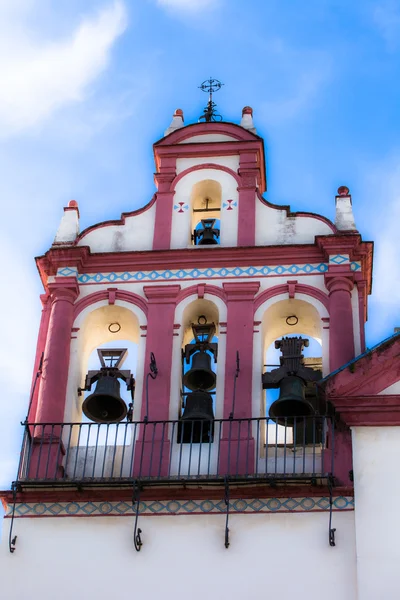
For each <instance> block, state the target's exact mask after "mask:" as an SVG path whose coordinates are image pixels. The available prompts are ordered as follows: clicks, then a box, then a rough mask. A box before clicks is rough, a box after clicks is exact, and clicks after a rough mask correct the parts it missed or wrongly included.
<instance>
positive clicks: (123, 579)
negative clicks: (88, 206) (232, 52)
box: [1, 107, 400, 600]
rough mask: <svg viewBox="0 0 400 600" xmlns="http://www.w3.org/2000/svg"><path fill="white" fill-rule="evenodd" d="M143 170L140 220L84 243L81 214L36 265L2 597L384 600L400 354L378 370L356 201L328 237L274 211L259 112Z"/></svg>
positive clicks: (74, 209) (162, 146)
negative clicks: (34, 336)
mask: <svg viewBox="0 0 400 600" xmlns="http://www.w3.org/2000/svg"><path fill="white" fill-rule="evenodd" d="M154 160H155V175H154V178H155V184H156V190H157V191H156V193H155V194H154V196H153V198H152V199H151V200H150V202H149V203H148V204H147V205H146V206H144V207H143V208H142V209H140V210H137V211H134V212H131V213H125V214H123V215H122V216H121V218H120V219H117V220H115V221H107V222H103V223H98V224H96V225H93V226H91V227H89V228H87V229H85V230H84V231H82V232H80V228H79V207H78V204H77V202H75V201H71V202H70V203H69V205H68V206H67V207H65V209H64V214H63V216H62V220H61V223H60V227H59V229H58V231H57V233H56V236H55V240H54V243H53V245H52V247H51V248H50V249H49V250H48V251H47V252H46V253H45V254H44V255H43V256H40V257H39V258H37V259H36V262H37V267H38V270H39V273H40V277H41V280H42V283H43V288H44V293H43V295H42V296H41V300H42V304H43V311H42V318H41V323H40V330H39V335H38V343H37V352H36V359H35V366H34V377H33V383H32V394H31V401H30V403H29V412H28V417H27V420H26V422H25V424H24V438H23V445H22V450H21V458H20V464H19V469H18V474H17V477H16V480H15V481H14V482H13V484H12V486H11V489H10V490H8V491H5V492H3V493H2V496H3V498H4V502H5V503H6V505H7V515H6V520H5V527H4V533H3V537H4V539H3V543H2V547H1V548H2V559H1V562H2V564H4V565H5V569H4V573H3V574H2V584H3V586H5V587H4V589H5V590H6V595H5V596H6V597H8V598H10V599H16V600H17V599H18V600H19V599H21V600H22V599H25V598H26V597H27V596H28V594H29V596H30V597H33V598H36V597H39V595H40V597H41V598H43V599H47V598H49V599H50V598H53V597H54V596H56V597H58V598H60V599H62V600H64V598H65V599H67V598H70V597H71V596H72V595H74V596H75V597H77V598H81V597H82V598H84V597H98V598H107V597H109V595H110V594H112V595H114V596H118V597H119V598H121V600H123V599H125V598H130V597H131V595H132V593H135V594H138V595H140V596H142V597H148V598H153V597H157V596H158V595H161V594H162V595H163V597H166V598H175V599H176V598H186V597H187V596H189V597H191V598H192V599H193V600H197V599H200V598H203V597H204V596H205V595H206V594H207V595H209V594H210V593H211V594H215V596H219V595H222V594H223V595H229V596H230V597H231V598H233V599H236V598H238V599H239V598H254V597H256V596H258V595H259V594H261V595H263V594H265V595H267V594H268V595H276V596H277V597H279V598H285V599H286V598H287V599H289V598H292V597H294V596H296V597H298V598H304V599H306V598H307V599H308V600H313V599H315V600H316V599H317V598H320V597H321V596H322V595H323V597H324V598H326V600H331V599H332V600H333V599H334V598H335V599H336V598H341V599H342V600H356V599H359V600H372V599H374V600H375V599H377V598H385V599H389V600H390V599H392V598H393V600H394V599H395V598H397V597H398V588H399V585H400V576H399V574H398V567H397V566H396V565H397V564H398V561H399V558H400V551H399V550H398V548H397V545H396V543H395V540H396V535H395V533H394V532H395V530H396V529H397V528H399V525H398V518H397V497H398V493H399V492H400V485H399V484H398V483H397V479H396V477H395V476H394V471H393V466H394V467H395V465H396V456H398V455H399V452H400V429H399V427H400V408H399V407H400V361H399V358H398V357H399V353H400V335H399V334H395V335H394V336H392V337H391V338H389V339H388V340H385V341H384V342H382V343H381V344H379V345H378V346H377V347H375V348H372V349H367V348H366V341H365V333H364V327H365V322H366V320H367V303H368V295H369V294H370V292H371V283H372V255H373V245H372V243H371V242H368V241H363V239H362V237H361V234H360V233H359V232H358V230H357V228H356V224H355V220H354V215H353V207H352V198H351V195H350V192H349V189H348V188H347V187H345V186H341V187H340V188H339V189H338V191H337V195H336V197H335V206H336V218H335V222H334V223H333V222H331V221H329V220H328V219H326V218H325V217H323V216H322V215H318V214H313V213H306V212H297V213H294V212H292V211H291V209H290V207H289V206H277V205H274V204H271V203H270V202H269V201H267V200H266V199H265V198H264V193H265V191H266V187H267V178H266V167H265V155H264V143H263V140H262V139H261V138H260V137H259V136H258V135H257V132H256V129H255V126H254V123H253V111H252V109H251V108H250V107H245V108H244V109H243V112H242V118H241V121H240V124H233V123H226V122H212V121H210V122H204V123H195V124H190V125H185V124H184V119H183V113H182V111H181V110H177V111H176V112H175V114H174V116H173V119H172V123H171V125H170V127H169V128H168V129H167V131H166V132H165V135H164V137H163V138H162V139H161V140H159V141H158V142H156V143H155V144H154ZM310 341H311V345H312V348H313V351H314V352H315V348H317V349H319V350H318V352H317V354H318V356H307V352H306V349H307V347H308V344H309V342H310ZM270 356H272V357H273V359H272V360H273V361H274V362H273V363H270V362H269V360H270V358H269V357H270ZM132 586H133V589H132ZM209 590H211V591H209Z"/></svg>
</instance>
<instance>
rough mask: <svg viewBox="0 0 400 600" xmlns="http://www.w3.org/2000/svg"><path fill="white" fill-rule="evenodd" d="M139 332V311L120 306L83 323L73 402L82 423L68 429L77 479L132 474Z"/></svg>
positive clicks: (70, 471)
mask: <svg viewBox="0 0 400 600" xmlns="http://www.w3.org/2000/svg"><path fill="white" fill-rule="evenodd" d="M139 337H140V336H139V321H138V318H137V316H136V315H135V314H134V312H132V311H131V310H129V309H127V308H125V307H122V306H118V305H106V306H101V307H99V308H96V309H94V310H92V311H91V312H89V314H88V315H87V316H86V318H85V319H84V320H83V322H82V326H81V327H80V328H79V332H78V345H77V348H76V351H75V354H76V356H75V362H74V365H75V369H76V375H77V379H78V381H79V388H80V389H81V392H80V393H78V394H77V395H76V400H75V402H74V404H73V407H72V409H73V419H72V420H73V421H75V423H76V424H73V425H71V427H70V428H69V431H68V428H67V427H66V428H65V431H64V438H65V441H64V445H65V446H66V448H67V451H66V455H65V471H66V474H67V476H68V477H70V478H72V479H86V478H96V477H101V478H107V477H110V478H114V477H126V476H130V475H131V467H130V463H131V457H132V456H133V445H132V444H133V439H132V438H133V435H132V429H133V424H132V422H131V421H132V419H133V411H134V388H135V386H134V380H135V378H136V374H137V364H138V343H139ZM110 373H113V375H112V376H110ZM75 380H76V378H75ZM110 383H111V387H110ZM104 384H105V385H104ZM128 388H129V389H128ZM85 406H86V408H85Z"/></svg>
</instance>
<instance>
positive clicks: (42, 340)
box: [28, 294, 51, 422]
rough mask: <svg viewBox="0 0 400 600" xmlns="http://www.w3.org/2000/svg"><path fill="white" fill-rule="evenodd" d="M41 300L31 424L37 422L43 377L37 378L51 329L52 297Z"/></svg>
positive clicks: (29, 419)
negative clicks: (37, 409)
mask: <svg viewBox="0 0 400 600" xmlns="http://www.w3.org/2000/svg"><path fill="white" fill-rule="evenodd" d="M40 300H41V301H42V306H43V308H42V316H41V319H40V326H39V334H38V341H37V346H36V355H35V362H34V368H33V376H32V385H31V394H32V390H33V386H34V385H35V381H36V379H37V381H36V387H35V393H34V396H33V398H32V405H31V407H30V411H29V414H28V421H30V422H35V421H36V416H35V415H36V408H37V403H38V397H39V390H40V380H41V376H40V375H39V377H37V373H38V368H39V364H40V360H41V357H42V353H44V350H45V346H46V339H47V333H48V329H49V320H50V312H51V299H50V295H49V294H42V295H41V296H40Z"/></svg>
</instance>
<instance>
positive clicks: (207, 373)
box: [183, 350, 216, 391]
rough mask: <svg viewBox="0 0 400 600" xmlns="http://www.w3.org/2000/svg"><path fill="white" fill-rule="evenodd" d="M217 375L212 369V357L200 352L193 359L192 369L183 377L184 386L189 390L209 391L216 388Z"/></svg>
mask: <svg viewBox="0 0 400 600" xmlns="http://www.w3.org/2000/svg"><path fill="white" fill-rule="evenodd" d="M215 382H216V375H215V373H214V371H213V370H212V369H211V356H210V355H209V354H207V352H204V350H200V352H196V354H194V355H193V358H192V368H191V369H190V370H189V371H188V372H187V373H185V375H184V376H183V384H184V386H185V387H187V388H189V390H205V391H209V390H212V389H214V388H215Z"/></svg>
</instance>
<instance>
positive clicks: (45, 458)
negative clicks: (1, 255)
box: [29, 277, 79, 479]
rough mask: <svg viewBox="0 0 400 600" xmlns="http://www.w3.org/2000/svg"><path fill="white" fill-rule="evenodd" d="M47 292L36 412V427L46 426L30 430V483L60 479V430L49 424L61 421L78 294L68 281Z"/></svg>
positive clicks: (61, 449) (63, 280)
mask: <svg viewBox="0 0 400 600" xmlns="http://www.w3.org/2000/svg"><path fill="white" fill-rule="evenodd" d="M48 289H49V293H50V302H51V309H50V319H49V324H48V332H47V340H46V345H45V349H44V359H43V369H42V376H41V381H40V390H39V396H38V402H37V410H36V423H44V424H47V425H43V426H40V427H37V426H36V427H32V428H31V434H32V449H31V455H30V461H29V477H31V478H34V479H43V478H44V479H46V478H48V479H54V478H56V477H60V476H62V475H63V471H62V467H61V463H62V458H63V455H64V452H65V450H64V446H63V442H62V439H61V427H59V426H57V427H54V425H53V424H54V423H62V422H63V420H64V410H65V398H66V391H67V381H68V369H69V354H70V344H71V329H72V324H73V320H74V302H75V300H76V298H77V296H78V293H79V289H78V285H77V282H76V279H74V278H72V277H71V278H69V277H68V278H66V277H65V278H62V281H57V280H56V282H55V283H50V284H49V285H48Z"/></svg>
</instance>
